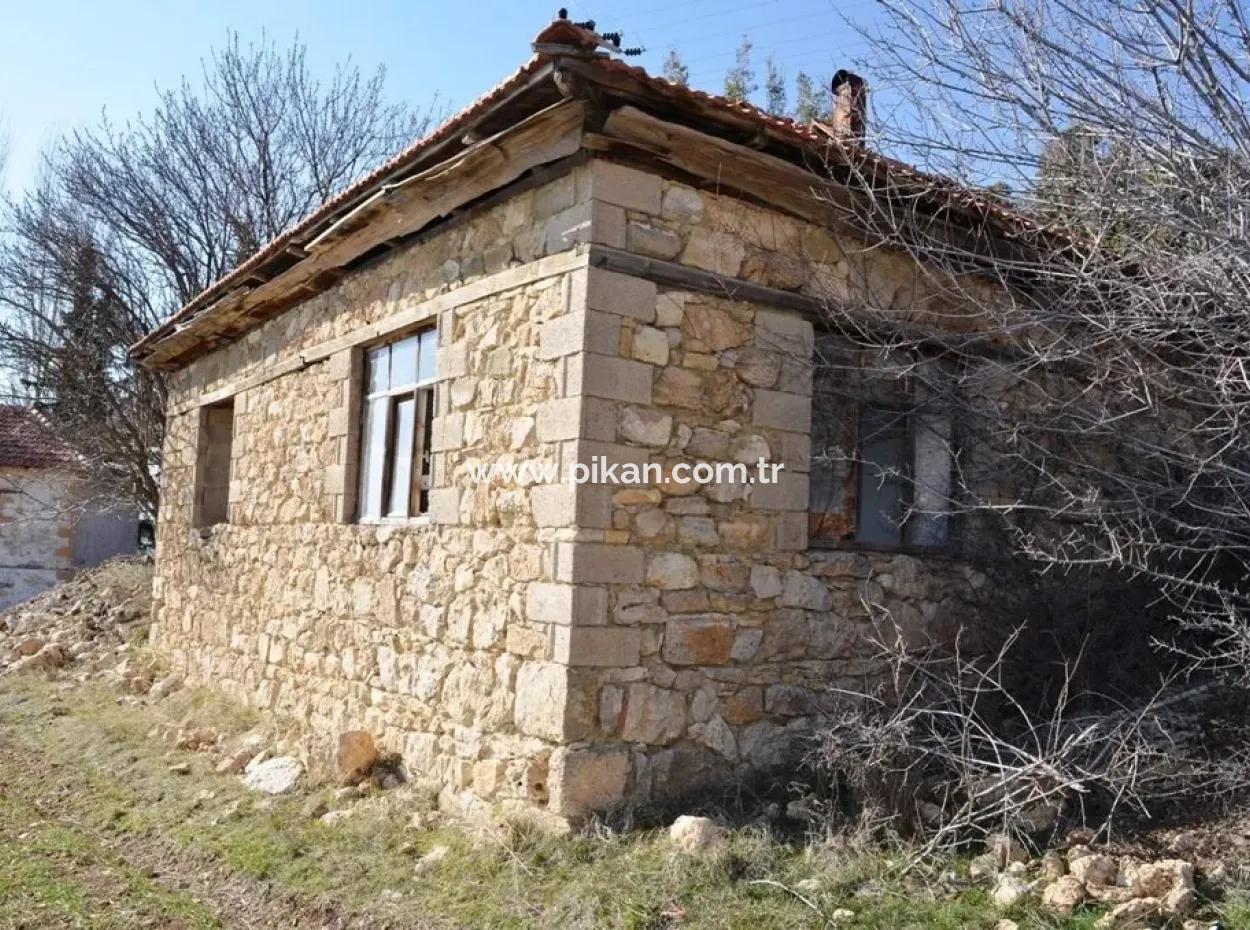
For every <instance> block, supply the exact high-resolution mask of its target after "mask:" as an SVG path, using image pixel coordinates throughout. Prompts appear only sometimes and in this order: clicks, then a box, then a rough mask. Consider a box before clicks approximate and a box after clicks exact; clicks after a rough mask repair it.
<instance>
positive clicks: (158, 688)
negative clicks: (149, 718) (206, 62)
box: [148, 675, 182, 701]
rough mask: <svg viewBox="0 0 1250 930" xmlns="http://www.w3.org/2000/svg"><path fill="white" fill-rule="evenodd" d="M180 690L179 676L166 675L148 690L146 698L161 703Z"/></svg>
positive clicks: (180, 677) (180, 679) (180, 678)
mask: <svg viewBox="0 0 1250 930" xmlns="http://www.w3.org/2000/svg"><path fill="white" fill-rule="evenodd" d="M181 690H182V676H181V675H166V676H165V677H164V678H162V679H161V680H160V681H158V682H156V684H154V685H152V687H151V688H150V689H149V690H148V697H149V698H150V699H152V700H153V701H163V700H164V699H165V698H167V697H169V696H170V695H171V694H174V693H175V692H177V691H181Z"/></svg>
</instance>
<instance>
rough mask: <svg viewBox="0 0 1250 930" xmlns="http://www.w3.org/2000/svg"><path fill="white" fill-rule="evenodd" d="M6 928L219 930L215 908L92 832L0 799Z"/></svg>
mask: <svg viewBox="0 0 1250 930" xmlns="http://www.w3.org/2000/svg"><path fill="white" fill-rule="evenodd" d="M0 825H2V832H0V927H23V928H42V927H49V928H51V927H56V928H63V927H91V928H100V930H108V928H114V927H115V928H118V930H122V928H127V930H130V928H135V927H182V928H193V927H194V928H208V927H218V926H220V924H219V923H218V921H217V919H216V917H215V916H214V914H213V912H212V910H211V909H210V908H208V907H205V906H204V905H202V904H200V903H198V902H196V901H195V900H194V899H193V898H192V897H191V896H189V895H187V894H185V893H182V892H179V891H176V890H170V889H168V888H166V887H164V886H163V885H161V884H159V883H157V882H155V881H153V880H152V879H151V878H149V877H148V876H147V875H146V874H144V873H143V872H142V871H140V870H138V869H135V868H134V867H132V866H130V865H129V864H127V863H126V862H125V861H124V860H123V859H121V858H120V857H118V856H117V855H116V854H114V853H113V852H111V851H110V850H109V849H108V848H106V847H105V846H103V845H102V844H101V843H100V842H98V841H97V840H96V839H94V838H93V837H91V836H90V835H89V834H86V833H84V832H83V831H80V830H75V829H72V828H70V827H67V826H65V825H63V824H59V823H55V822H50V821H48V820H47V819H45V818H44V816H43V814H42V812H41V811H40V810H38V809H36V808H35V807H33V806H31V805H30V804H28V803H25V802H24V800H23V799H21V798H18V797H15V796H14V795H12V794H5V795H3V796H0Z"/></svg>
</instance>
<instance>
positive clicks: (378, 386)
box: [365, 346, 391, 394]
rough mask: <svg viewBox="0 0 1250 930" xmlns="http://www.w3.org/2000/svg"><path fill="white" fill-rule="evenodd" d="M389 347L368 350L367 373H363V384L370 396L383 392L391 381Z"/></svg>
mask: <svg viewBox="0 0 1250 930" xmlns="http://www.w3.org/2000/svg"><path fill="white" fill-rule="evenodd" d="M390 359H391V347H390V346H379V347H378V348H376V349H370V350H369V355H368V358H367V360H366V366H365V367H366V368H367V371H366V373H365V384H366V385H367V390H368V392H369V393H370V394H374V393H376V392H378V391H385V390H386V389H387V387H389V386H390V381H391V369H390Z"/></svg>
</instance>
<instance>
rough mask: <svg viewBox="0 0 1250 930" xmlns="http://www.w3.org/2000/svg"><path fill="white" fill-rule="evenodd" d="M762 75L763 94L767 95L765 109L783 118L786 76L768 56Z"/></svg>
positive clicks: (770, 56) (771, 57)
mask: <svg viewBox="0 0 1250 930" xmlns="http://www.w3.org/2000/svg"><path fill="white" fill-rule="evenodd" d="M765 68H766V70H765V73H764V93H765V94H766V95H767V102H766V105H765V109H766V110H768V112H769V113H773V114H775V115H777V116H783V115H785V112H786V76H785V75H784V74H782V73H781V68H779V67H778V66H777V62H776V61H775V60H774V59H773V56H772V55H769V56H768V61H767V62H766V64H765Z"/></svg>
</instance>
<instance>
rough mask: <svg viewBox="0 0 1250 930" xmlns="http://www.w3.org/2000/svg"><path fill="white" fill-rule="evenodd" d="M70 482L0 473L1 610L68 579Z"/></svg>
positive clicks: (27, 472)
mask: <svg viewBox="0 0 1250 930" xmlns="http://www.w3.org/2000/svg"><path fill="white" fill-rule="evenodd" d="M73 484H74V482H73V480H72V476H68V475H63V474H60V473H57V472H53V471H47V470H32V469H26V468H0V610H5V609H7V608H9V607H12V606H13V605H14V604H17V603H20V602H21V601H24V600H26V599H28V598H31V597H34V596H35V595H36V594H38V593H39V592H41V591H46V590H47V589H48V588H51V587H54V586H55V585H56V584H58V583H59V582H60V581H63V580H64V579H65V578H66V577H68V574H69V572H70V571H71V570H72V567H73V556H74V519H73V514H72V512H71V511H70V510H69V505H70V503H71V498H70V492H71V490H72V486H73Z"/></svg>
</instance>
